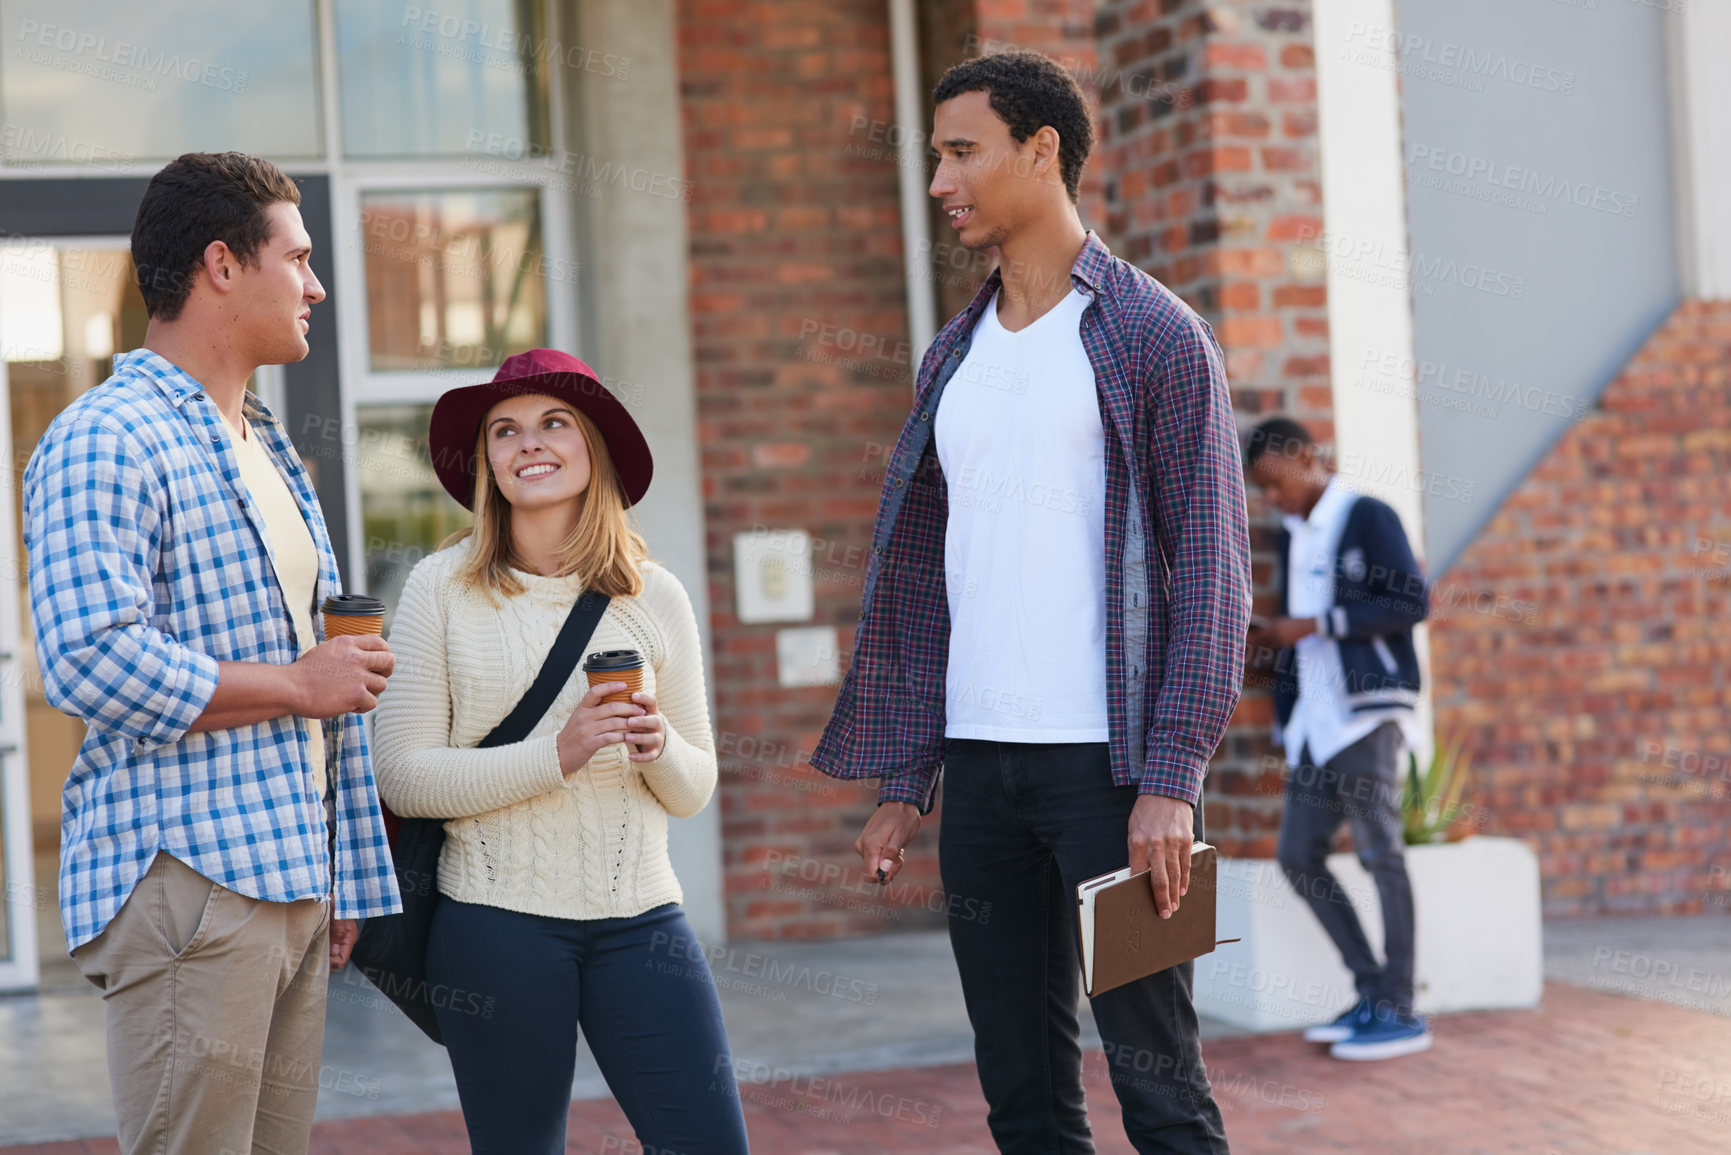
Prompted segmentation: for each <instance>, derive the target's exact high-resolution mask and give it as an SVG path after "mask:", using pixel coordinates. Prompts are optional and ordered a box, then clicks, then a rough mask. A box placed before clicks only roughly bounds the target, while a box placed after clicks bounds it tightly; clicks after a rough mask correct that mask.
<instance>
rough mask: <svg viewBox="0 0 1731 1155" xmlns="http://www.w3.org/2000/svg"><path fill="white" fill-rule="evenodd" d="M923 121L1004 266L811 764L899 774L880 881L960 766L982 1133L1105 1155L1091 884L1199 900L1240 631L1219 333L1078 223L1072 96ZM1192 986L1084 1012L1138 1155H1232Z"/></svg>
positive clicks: (957, 847) (950, 110) (1182, 978)
mask: <svg viewBox="0 0 1731 1155" xmlns="http://www.w3.org/2000/svg"><path fill="white" fill-rule="evenodd" d="M932 102H933V105H934V106H935V116H934V120H935V128H934V132H933V135H932V141H933V146H934V148H935V149H936V150H937V153H938V166H937V173H936V175H935V176H934V177H933V180H932V185H931V190H930V191H931V194H932V195H933V196H934V197H938V198H939V199H940V200H941V201H942V202H943V206H944V210H945V213H946V214H947V215H948V217H949V219H950V222H951V226H952V227H953V228H954V229H955V230H956V235H957V239H958V240H959V241H960V243H961V244H962V245H964V246H966V247H968V248H970V249H974V250H977V251H988V250H994V249H995V250H996V253H997V257H998V268H997V271H995V272H993V273H992V275H991V276H990V277H989V278H988V279H987V281H986V284H985V286H984V287H983V288H982V289H981V290H980V292H979V294H978V295H977V296H976V297H975V298H974V301H973V303H972V304H971V305H969V306H968V308H967V310H966V311H964V312H963V313H962V314H960V315H959V316H957V317H956V318H954V319H953V320H952V321H951V322H950V323H949V324H948V325H947V326H945V327H944V330H943V331H942V332H941V333H939V334H938V336H937V338H936V340H935V341H934V342H933V343H932V347H931V349H930V350H928V351H927V353H926V356H925V360H924V363H923V364H922V365H921V367H920V377H919V389H918V396H917V397H916V399H915V402H914V408H913V412H912V414H910V416H909V418H908V422H907V425H906V427H905V428H904V429H903V431H902V435H901V438H900V440H899V441H898V442H897V444H896V448H895V450H894V451H893V453H892V454H891V455H890V459H889V466H888V473H887V476H886V478H885V481H884V489H883V498H882V501H881V504H880V506H879V510H878V518H877V526H876V528H875V530H874V532H873V537H872V557H871V567H870V569H869V571H868V573H867V577H866V585H865V595H864V602H863V605H862V607H861V612H860V622H859V626H858V629H857V631H856V632H855V635H854V658H853V663H852V665H851V667H850V668H849V670H848V676H847V679H846V681H845V683H844V684H843V686H842V690H841V695H840V698H839V700H838V702H837V704H836V710H835V715H834V717H833V718H832V719H831V720H830V724H829V726H828V728H827V729H826V730H825V732H824V735H823V739H822V741H820V742H819V744H818V748H817V750H816V752H815V753H814V754H813V757H812V763H813V764H814V765H815V766H817V767H818V768H819V769H821V770H823V771H825V772H826V773H829V774H833V775H836V776H838V777H843V778H861V777H877V778H879V779H880V780H881V781H880V786H879V790H878V803H879V805H878V808H877V810H876V812H875V813H874V814H873V816H872V817H871V819H870V820H869V821H868V822H867V823H866V827H865V830H864V832H863V833H862V834H861V835H860V837H859V839H858V842H857V843H856V849H857V850H858V851H859V853H860V855H861V857H862V859H863V861H864V864H865V868H866V870H867V872H868V874H870V875H871V876H873V877H875V878H876V879H877V880H879V881H880V882H887V881H889V880H890V879H893V878H894V877H895V875H896V873H897V871H899V870H900V869H901V862H902V853H903V848H904V847H906V846H907V844H908V841H909V840H910V839H911V838H912V837H913V836H914V834H915V833H916V832H917V831H918V829H919V825H920V818H921V815H923V814H925V813H928V812H929V811H930V809H931V806H932V800H933V792H934V790H935V788H936V785H937V780H938V774H939V771H940V769H941V770H942V773H943V778H944V812H943V822H942V825H941V829H940V831H939V846H938V855H939V863H940V868H941V870H942V874H943V882H944V889H945V890H946V891H948V892H949V894H950V896H951V898H952V900H960V901H952V902H951V904H950V912H951V913H950V942H951V945H952V947H953V949H954V951H955V956H956V965H957V969H958V970H959V972H960V974H961V979H962V992H963V995H964V996H965V998H966V1000H967V1007H968V1018H969V1021H970V1022H971V1023H972V1025H973V1028H974V1036H975V1056H976V1060H977V1066H978V1069H979V1076H980V1085H981V1088H982V1090H983V1091H984V1092H985V1096H986V1101H987V1103H988V1105H989V1107H990V1111H989V1113H988V1115H987V1122H988V1124H989V1125H990V1127H991V1130H992V1136H993V1138H994V1139H995V1140H996V1141H997V1144H998V1147H999V1149H1000V1150H1002V1151H1005V1152H1028V1153H1030V1155H1031V1153H1033V1152H1040V1153H1042V1155H1045V1153H1050V1152H1058V1151H1061V1152H1088V1151H1092V1150H1093V1149H1094V1148H1093V1140H1092V1137H1091V1133H1090V1130H1089V1126H1088V1115H1087V1106H1086V1102H1085V1100H1084V1096H1083V1093H1082V1052H1081V1046H1080V1043H1079V1041H1078V1037H1079V1023H1078V1018H1077V1004H1078V1002H1079V1000H1080V997H1081V975H1080V967H1079V963H1078V949H1077V942H1076V936H1077V930H1076V886H1077V884H1078V883H1080V882H1082V881H1084V880H1086V879H1088V878H1091V877H1094V876H1096V875H1101V874H1107V873H1110V872H1112V871H1115V870H1118V869H1121V868H1122V867H1124V866H1125V865H1126V864H1128V865H1129V866H1131V867H1132V868H1134V869H1136V870H1138V871H1141V870H1146V871H1148V872H1149V881H1150V885H1151V887H1152V889H1153V893H1154V900H1155V903H1156V905H1157V907H1158V908H1159V909H1160V911H1161V913H1162V917H1170V915H1171V913H1172V912H1173V911H1175V910H1176V909H1177V908H1178V905H1179V902H1180V900H1181V899H1182V898H1183V896H1184V894H1185V890H1186V887H1187V885H1188V880H1189V869H1190V848H1191V843H1192V839H1193V836H1194V835H1195V834H1196V833H1198V832H1199V829H1200V823H1199V822H1198V821H1196V815H1195V813H1194V808H1196V807H1197V806H1198V805H1199V802H1200V796H1201V791H1202V779H1203V776H1204V774H1205V773H1206V772H1207V768H1208V761H1209V758H1210V757H1211V756H1212V754H1213V752H1214V749H1215V747H1216V746H1217V745H1218V744H1219V742H1220V739H1221V737H1222V736H1223V735H1224V733H1225V730H1226V724H1227V721H1228V719H1229V718H1230V717H1231V715H1232V711H1233V708H1234V706H1235V705H1236V703H1237V701H1238V691H1239V664H1240V661H1241V658H1242V655H1243V651H1244V637H1245V628H1246V625H1247V622H1248V620H1249V614H1250V567H1249V540H1248V534H1247V527H1246V516H1245V507H1244V485H1243V480H1242V476H1241V472H1240V469H1241V467H1240V464H1239V453H1238V440H1237V435H1236V430H1235V426H1234V422H1233V417H1232V405H1231V398H1230V395H1229V393H1228V390H1227V385H1226V375H1225V371H1224V369H1223V367H1222V365H1221V358H1220V350H1219V348H1218V346H1217V345H1216V344H1215V342H1214V339H1213V336H1212V334H1211V333H1210V332H1209V330H1208V327H1207V325H1205V324H1204V323H1203V322H1202V321H1201V320H1200V319H1199V318H1198V317H1197V316H1196V314H1195V313H1193V312H1191V310H1190V309H1189V308H1187V307H1186V306H1185V305H1184V304H1183V303H1182V302H1181V301H1179V300H1178V299H1177V298H1176V297H1175V296H1173V295H1172V294H1171V293H1170V292H1168V291H1167V290H1166V289H1165V288H1164V287H1163V286H1161V285H1160V284H1159V283H1158V282H1156V281H1155V280H1154V279H1153V278H1151V277H1149V276H1147V275H1146V274H1144V273H1142V272H1141V271H1140V270H1138V269H1136V268H1134V267H1132V266H1130V265H1128V264H1126V263H1125V262H1123V261H1120V260H1118V259H1116V258H1115V257H1113V256H1112V254H1111V253H1110V252H1109V251H1108V250H1107V249H1106V246H1105V245H1103V244H1102V243H1101V242H1100V240H1099V238H1098V237H1096V236H1094V235H1093V234H1092V233H1089V232H1087V231H1085V230H1084V229H1083V227H1082V224H1081V220H1080V218H1079V217H1078V214H1077V211H1076V200H1077V191H1078V187H1079V184H1080V181H1081V174H1082V167H1083V164H1084V163H1085V162H1086V160H1087V157H1088V151H1089V148H1090V146H1091V144H1092V141H1093V128H1092V124H1091V121H1090V117H1089V114H1088V106H1087V103H1086V101H1085V100H1084V99H1083V97H1082V94H1081V92H1080V91H1079V90H1078V88H1077V86H1076V83H1075V81H1074V80H1073V79H1071V77H1070V76H1069V75H1068V74H1067V73H1065V72H1064V71H1063V70H1062V69H1061V68H1060V67H1059V66H1058V65H1057V64H1056V63H1054V62H1053V61H1051V60H1049V59H1047V58H1046V57H1044V56H1040V55H1038V54H1036V53H1027V52H1011V53H1003V54H994V55H990V56H985V57H981V58H979V59H976V60H970V61H967V62H966V63H963V64H960V65H958V66H956V67H955V68H952V69H951V70H950V71H949V72H948V73H947V74H945V76H944V77H943V79H942V80H941V81H940V82H939V84H938V88H937V91H936V92H935V93H934V95H933V98H932ZM1200 897H1201V901H1204V902H1211V901H1213V896H1212V895H1204V896H1200ZM988 911H989V914H988V913H986V912H988ZM1191 975H1192V964H1190V963H1184V964H1182V965H1181V966H1177V967H1172V968H1170V969H1168V970H1165V971H1162V972H1159V973H1157V974H1154V975H1150V976H1149V977H1147V978H1145V979H1141V980H1139V981H1137V982H1133V983H1130V984H1127V985H1125V986H1121V987H1118V988H1116V989H1113V990H1108V991H1104V992H1102V993H1100V994H1098V995H1096V996H1094V997H1093V999H1092V1005H1093V1011H1094V1021H1095V1023H1096V1024H1097V1025H1098V1026H1099V1029H1100V1037H1101V1040H1102V1042H1103V1044H1104V1048H1105V1052H1106V1060H1107V1065H1108V1070H1109V1072H1110V1075H1111V1080H1112V1087H1113V1090H1114V1091H1115V1092H1116V1094H1117V1096H1118V1101H1119V1103H1120V1104H1121V1105H1122V1107H1123V1118H1124V1129H1125V1131H1126V1133H1127V1134H1128V1135H1129V1137H1130V1140H1131V1142H1132V1143H1134V1144H1135V1146H1136V1150H1138V1151H1141V1152H1155V1151H1160V1152H1207V1153H1209V1155H1221V1153H1224V1152H1225V1151H1226V1150H1227V1146H1226V1136H1225V1131H1224V1128H1223V1125H1222V1123H1221V1117H1220V1109H1219V1107H1218V1105H1217V1104H1216V1103H1215V1101H1214V1096H1213V1093H1212V1091H1211V1089H1210V1087H1209V1084H1208V1075H1207V1072H1206V1071H1205V1070H1204V1068H1203V1064H1202V1054H1201V1048H1200V1046H1199V1044H1198V1041H1197V1019H1196V1012H1195V1010H1194V1009H1193V1007H1192V1005H1191Z"/></svg>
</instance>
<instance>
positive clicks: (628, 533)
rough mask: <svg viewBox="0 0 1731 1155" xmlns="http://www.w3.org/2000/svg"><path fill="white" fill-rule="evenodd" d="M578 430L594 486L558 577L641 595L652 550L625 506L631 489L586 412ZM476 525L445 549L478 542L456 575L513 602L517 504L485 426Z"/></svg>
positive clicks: (519, 587)
mask: <svg viewBox="0 0 1731 1155" xmlns="http://www.w3.org/2000/svg"><path fill="white" fill-rule="evenodd" d="M576 418H577V428H578V429H580V430H581V431H582V433H583V443H584V445H585V446H586V447H587V448H588V450H589V485H588V488H586V489H585V490H584V491H583V494H582V498H581V500H582V502H583V508H582V511H581V512H579V513H578V515H577V525H576V526H575V527H574V528H573V529H572V530H571V534H570V536H569V537H567V538H566V539H565V540H564V541H563V542H561V543H560V545H559V553H558V557H559V569H558V572H557V573H556V574H555V575H554V576H556V577H569V576H570V575H572V574H579V575H581V576H582V578H583V588H584V589H591V590H595V591H596V592H598V593H603V594H606V595H607V596H608V597H610V598H629V597H636V596H637V595H638V594H640V593H642V592H643V572H642V570H641V568H640V567H641V566H642V565H643V563H644V562H645V561H648V560H649V546H648V543H646V542H645V541H644V540H643V535H642V534H640V533H638V532H637V529H636V527H635V526H634V525H632V523H631V516H630V513H629V507H628V506H627V505H626V502H625V487H624V486H623V485H622V484H621V483H620V481H619V473H618V471H617V470H616V469H614V468H613V458H612V456H611V455H609V454H608V452H607V441H606V439H605V438H603V437H602V436H601V430H600V429H598V428H596V425H595V423H594V422H593V421H591V420H590V419H589V417H588V416H587V415H586V414H583V413H578V414H576ZM474 510H475V522H474V524H473V525H472V526H470V527H469V528H467V529H460V530H458V531H457V532H456V533H454V534H452V535H451V536H450V537H448V538H446V539H445V540H444V541H443V542H442V543H440V546H439V548H440V549H444V548H445V547H446V546H451V545H455V544H456V543H458V542H460V541H462V540H464V539H465V538H468V537H471V536H472V537H473V538H474V539H475V544H474V548H473V549H471V550H470V552H469V560H468V561H467V562H465V563H464V564H463V567H462V569H460V570H458V571H457V576H458V578H459V580H462V581H465V582H467V583H468V584H470V585H472V586H479V587H480V588H482V589H486V590H489V591H491V592H493V593H498V594H504V595H506V596H507V597H515V596H516V595H517V594H520V593H522V592H523V590H524V586H523V583H522V582H521V581H520V580H518V578H517V575H516V574H514V573H512V572H511V570H512V567H513V566H515V567H516V568H518V569H525V568H527V567H526V566H523V565H521V564H519V563H520V562H521V559H520V558H518V557H517V556H516V555H515V553H514V552H513V551H512V548H511V503H510V502H509V501H507V500H505V498H504V497H503V496H502V495H501V494H500V492H499V487H498V486H497V485H496V484H495V483H494V481H493V466H492V463H491V462H489V461H488V460H487V430H486V427H485V424H484V423H483V426H482V428H481V430H480V431H479V432H478V433H477V434H476V435H475V502H474Z"/></svg>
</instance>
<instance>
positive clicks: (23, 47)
mask: <svg viewBox="0 0 1731 1155" xmlns="http://www.w3.org/2000/svg"><path fill="white" fill-rule="evenodd" d="M314 29H315V21H314V16H313V4H312V3H311V0H300V2H298V3H294V2H291V3H281V4H231V3H223V2H221V0H150V3H148V4H141V3H138V2H137V0H9V2H8V3H7V4H6V7H5V12H4V17H3V18H0V101H3V102H4V115H3V118H0V119H3V123H0V157H3V158H4V161H5V163H7V164H30V163H32V162H35V163H41V164H68V163H70V164H85V165H91V166H94V167H98V168H100V167H103V166H105V165H106V166H110V167H112V166H115V165H118V164H123V163H126V162H128V161H133V160H168V159H171V158H173V157H176V156H179V155H180V154H181V153H183V152H200V151H207V152H214V151H220V150H223V149H238V150H239V151H241V152H250V153H254V154H256V155H259V156H266V157H270V158H272V159H275V160H284V159H290V158H295V157H314V156H318V155H320V153H321V149H320V146H319V119H320V117H319V100H318V69H317V50H316V44H317V40H316V37H315V31H314Z"/></svg>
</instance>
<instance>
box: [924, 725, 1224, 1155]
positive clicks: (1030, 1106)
mask: <svg viewBox="0 0 1731 1155" xmlns="http://www.w3.org/2000/svg"><path fill="white" fill-rule="evenodd" d="M947 745H948V752H947V754H946V757H945V759H944V818H943V824H942V826H941V827H940V828H939V831H938V853H939V862H940V867H941V870H942V872H943V880H944V889H945V891H946V892H948V894H949V895H950V896H951V898H952V899H953V900H967V899H971V900H974V901H972V902H968V901H952V902H951V904H950V910H951V913H950V945H951V946H952V948H953V949H954V950H955V954H956V967H957V969H958V970H959V971H960V972H961V976H962V994H963V996H964V997H965V998H966V1000H967V1007H968V1020H969V1022H971V1023H972V1024H973V1028H974V1057H975V1060H976V1065H977V1067H978V1069H979V1074H980V1089H981V1090H982V1091H984V1092H985V1096H986V1103H987V1106H988V1107H989V1112H988V1114H987V1116H986V1122H987V1124H988V1125H989V1126H990V1127H991V1129H992V1138H993V1139H994V1140H995V1141H996V1142H997V1144H998V1150H1000V1151H1002V1152H1006V1153H1015V1155H1020V1153H1023V1152H1026V1153H1028V1155H1034V1153H1035V1152H1038V1153H1039V1155H1052V1153H1053V1152H1062V1153H1064V1155H1071V1153H1082V1152H1092V1151H1093V1150H1094V1142H1093V1138H1092V1135H1091V1133H1090V1131H1089V1129H1088V1110H1087V1105H1086V1103H1085V1102H1084V1099H1083V1094H1082V1048H1081V1044H1080V1042H1079V1035H1080V1026H1079V1024H1078V1021H1077V1012H1078V1009H1079V1004H1080V1002H1081V995H1082V970H1081V952H1080V948H1079V946H1078V944H1077V929H1076V884H1077V883H1079V882H1084V881H1086V880H1088V879H1090V878H1092V877H1094V876H1095V875H1100V874H1107V873H1110V872H1111V871H1114V870H1119V869H1121V868H1123V867H1124V866H1125V865H1127V864H1128V862H1129V826H1130V811H1131V808H1132V807H1133V806H1134V805H1135V804H1136V788H1135V787H1134V786H1114V785H1113V784H1112V773H1111V766H1110V762H1109V759H1108V755H1107V749H1106V744H1105V743H1103V742H1100V743H1078V744H1066V745H1044V744H1034V743H1010V742H979V741H971V740H951V741H950V742H949V743H948V744H947ZM1191 970H1192V964H1190V963H1185V964H1184V965H1183V966H1177V967H1173V968H1172V969H1170V970H1166V971H1161V972H1160V973H1159V974H1155V975H1150V976H1149V977H1148V978H1145V979H1142V980H1141V981H1140V982H1135V983H1131V984H1129V985H1127V986H1122V987H1119V988H1117V989H1116V990H1111V991H1107V992H1105V993H1104V994H1101V995H1099V996H1098V997H1096V998H1095V999H1094V1000H1093V1007H1094V1021H1095V1023H1096V1024H1098V1026H1099V1028H1100V1037H1101V1040H1102V1042H1103V1043H1104V1045H1105V1051H1106V1059H1107V1064H1108V1069H1109V1070H1110V1073H1111V1078H1112V1089H1113V1091H1114V1092H1116V1094H1117V1096H1118V1102H1119V1103H1120V1104H1121V1105H1122V1106H1123V1109H1124V1130H1125V1133H1126V1134H1128V1135H1129V1137H1130V1142H1131V1143H1132V1144H1134V1145H1135V1148H1136V1150H1137V1151H1139V1152H1143V1153H1144V1155H1148V1153H1152V1152H1206V1153H1208V1155H1224V1153H1225V1152H1226V1150H1227V1147H1226V1132H1225V1128H1224V1127H1223V1125H1222V1123H1221V1121H1220V1108H1219V1107H1218V1106H1217V1105H1216V1104H1215V1102H1214V1093H1213V1091H1212V1090H1211V1089H1210V1088H1209V1085H1208V1074H1207V1072H1206V1071H1205V1070H1204V1069H1203V1066H1202V1048H1201V1045H1200V1043H1199V1042H1198V1040H1197V1023H1196V1010H1195V1008H1194V1007H1193V1006H1192V1005H1191V1002H1190V990H1191Z"/></svg>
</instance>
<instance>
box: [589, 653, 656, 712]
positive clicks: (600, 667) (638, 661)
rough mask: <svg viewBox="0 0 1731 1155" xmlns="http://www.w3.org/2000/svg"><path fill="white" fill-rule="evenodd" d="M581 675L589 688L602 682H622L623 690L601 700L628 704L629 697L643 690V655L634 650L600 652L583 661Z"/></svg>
mask: <svg viewBox="0 0 1731 1155" xmlns="http://www.w3.org/2000/svg"><path fill="white" fill-rule="evenodd" d="M583 673H584V674H586V675H588V678H589V685H590V687H591V688H593V687H595V686H599V685H601V684H602V683H603V682H624V683H625V689H623V690H620V691H619V692H618V693H616V694H609V695H607V696H606V697H605V698H603V699H601V700H602V701H603V702H625V703H627V704H629V703H630V701H631V695H633V694H635V693H637V692H638V691H639V690H641V689H643V655H642V654H640V653H638V652H637V651H636V650H601V651H598V652H596V653H593V654H590V655H589V656H588V657H587V658H585V659H584V660H583Z"/></svg>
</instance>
